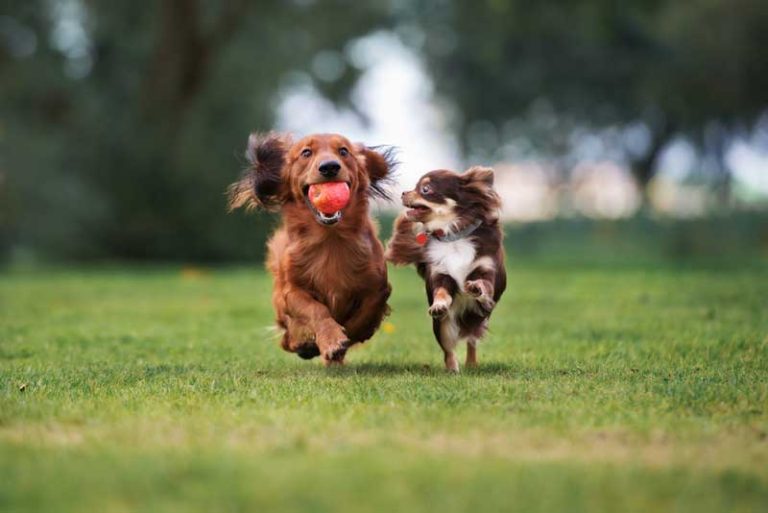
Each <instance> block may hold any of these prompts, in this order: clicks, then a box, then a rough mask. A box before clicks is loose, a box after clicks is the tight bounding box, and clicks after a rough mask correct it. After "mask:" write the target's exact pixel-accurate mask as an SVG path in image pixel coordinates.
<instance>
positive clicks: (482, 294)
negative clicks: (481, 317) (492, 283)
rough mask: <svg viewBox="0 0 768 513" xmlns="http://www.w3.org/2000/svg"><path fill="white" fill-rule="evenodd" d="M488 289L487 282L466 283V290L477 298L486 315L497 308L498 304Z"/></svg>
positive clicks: (470, 281)
mask: <svg viewBox="0 0 768 513" xmlns="http://www.w3.org/2000/svg"><path fill="white" fill-rule="evenodd" d="M488 289H489V287H488V283H487V282H486V281H485V280H469V281H467V282H465V283H464V290H466V291H467V294H469V295H470V296H472V297H474V298H475V301H477V304H478V305H479V306H480V309H481V310H483V312H485V313H486V314H489V313H491V311H492V310H493V308H494V307H495V306H496V302H495V301H494V300H493V297H491V291H490V290H488Z"/></svg>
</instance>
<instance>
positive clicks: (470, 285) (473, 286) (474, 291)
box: [464, 280, 485, 297]
mask: <svg viewBox="0 0 768 513" xmlns="http://www.w3.org/2000/svg"><path fill="white" fill-rule="evenodd" d="M464 290H466V291H467V293H468V294H469V295H470V296H473V297H480V296H482V295H483V293H484V292H485V287H484V286H483V282H482V280H469V281H466V282H465V283H464Z"/></svg>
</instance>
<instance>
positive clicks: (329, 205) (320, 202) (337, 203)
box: [309, 182, 349, 215]
mask: <svg viewBox="0 0 768 513" xmlns="http://www.w3.org/2000/svg"><path fill="white" fill-rule="evenodd" d="M309 201H311V202H312V205H314V206H315V208H316V209H317V210H319V211H320V212H322V213H323V214H329V215H330V214H334V213H336V212H338V211H339V210H341V209H342V208H344V207H346V206H347V203H349V185H347V183H346V182H324V183H316V184H314V185H310V186H309Z"/></svg>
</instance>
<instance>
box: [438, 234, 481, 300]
mask: <svg viewBox="0 0 768 513" xmlns="http://www.w3.org/2000/svg"><path fill="white" fill-rule="evenodd" d="M427 257H428V258H429V261H430V263H431V264H432V272H433V273H441V274H447V275H449V276H450V277H451V278H453V279H454V280H455V281H456V284H457V285H458V286H459V289H460V290H462V291H463V290H464V282H465V281H466V280H467V275H469V273H470V272H472V269H473V267H474V262H475V246H474V245H473V244H472V243H471V242H470V241H469V240H468V239H459V240H455V241H451V242H442V241H439V240H437V239H432V240H430V241H429V245H428V246H427Z"/></svg>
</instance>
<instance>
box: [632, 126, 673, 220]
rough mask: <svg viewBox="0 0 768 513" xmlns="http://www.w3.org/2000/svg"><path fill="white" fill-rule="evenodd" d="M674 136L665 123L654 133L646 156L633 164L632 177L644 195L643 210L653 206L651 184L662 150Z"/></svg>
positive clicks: (670, 127)
mask: <svg viewBox="0 0 768 513" xmlns="http://www.w3.org/2000/svg"><path fill="white" fill-rule="evenodd" d="M673 135H674V131H673V130H672V126H671V124H670V123H668V122H665V123H664V124H663V126H661V128H660V129H658V130H656V131H655V132H653V134H652V137H651V144H650V147H649V148H648V151H647V152H646V153H645V155H644V156H643V157H642V158H640V159H637V160H635V161H633V162H632V163H631V168H630V169H631V171H632V176H634V178H635V180H636V181H637V185H638V187H640V192H641V194H642V208H644V209H648V208H650V206H651V201H650V200H651V197H650V188H649V186H650V183H651V180H653V178H654V176H656V172H657V171H658V169H657V168H658V163H659V157H660V156H661V152H662V150H664V148H665V147H666V146H667V144H668V143H669V141H670V139H672V136H673Z"/></svg>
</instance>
